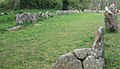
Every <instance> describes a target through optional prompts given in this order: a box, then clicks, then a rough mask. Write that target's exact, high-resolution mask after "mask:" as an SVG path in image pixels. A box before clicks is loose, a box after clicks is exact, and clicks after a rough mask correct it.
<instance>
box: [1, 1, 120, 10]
mask: <svg viewBox="0 0 120 69" xmlns="http://www.w3.org/2000/svg"><path fill="white" fill-rule="evenodd" d="M112 3H115V4H116V5H117V8H118V9H119V8H120V1H119V0H1V2H0V8H4V9H13V10H19V9H61V10H67V9H78V10H79V9H81V10H83V9H104V7H105V6H109V5H110V4H112Z"/></svg>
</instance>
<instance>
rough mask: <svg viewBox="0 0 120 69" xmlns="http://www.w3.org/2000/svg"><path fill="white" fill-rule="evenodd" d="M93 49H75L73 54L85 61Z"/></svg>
mask: <svg viewBox="0 0 120 69" xmlns="http://www.w3.org/2000/svg"><path fill="white" fill-rule="evenodd" d="M90 51H91V48H82V49H75V50H74V51H73V54H74V55H75V56H76V57H77V58H78V59H80V60H84V59H85V58H86V57H87V56H88V55H89V53H90Z"/></svg>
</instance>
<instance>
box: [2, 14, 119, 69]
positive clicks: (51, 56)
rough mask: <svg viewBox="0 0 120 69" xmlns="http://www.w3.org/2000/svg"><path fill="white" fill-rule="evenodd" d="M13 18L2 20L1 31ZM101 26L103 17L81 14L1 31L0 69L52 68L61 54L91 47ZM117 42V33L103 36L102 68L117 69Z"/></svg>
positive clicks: (56, 17) (12, 21) (63, 16)
mask: <svg viewBox="0 0 120 69" xmlns="http://www.w3.org/2000/svg"><path fill="white" fill-rule="evenodd" d="M11 14H12V13H11ZM11 14H10V15H11ZM10 15H6V16H4V18H6V17H7V16H10ZM11 16H12V15H11ZM13 16H14V14H13ZM0 19H1V18H0ZM12 19H13V18H11V21H6V20H5V21H6V22H5V23H1V24H0V28H1V27H2V28H1V29H5V28H6V27H8V26H12V25H14V24H15V21H14V20H12ZM3 20H4V19H3ZM0 22H1V21H0ZM2 22H3V21H2ZM9 23H11V24H9ZM100 26H104V16H103V15H102V14H95V13H94V14H87V13H83V14H70V15H62V16H55V17H54V18H49V19H47V20H44V21H39V22H38V23H36V24H35V25H29V26H27V27H25V29H23V30H19V31H15V32H7V31H5V32H0V68H2V69H51V67H52V65H53V63H55V61H56V60H57V58H58V57H59V56H60V55H62V54H64V53H67V52H70V51H73V50H74V49H76V48H90V47H91V46H92V44H93V41H94V37H95V35H96V32H97V29H98V28H99V27H100ZM1 31H2V30H1ZM119 40H120V34H118V33H105V60H106V64H105V69H120V57H119V56H120V52H119V50H120V41H119Z"/></svg>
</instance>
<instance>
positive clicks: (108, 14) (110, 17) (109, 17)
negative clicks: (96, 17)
mask: <svg viewBox="0 0 120 69" xmlns="http://www.w3.org/2000/svg"><path fill="white" fill-rule="evenodd" d="M104 16H105V26H106V30H107V31H110V32H115V31H117V16H116V14H115V13H114V11H111V10H110V9H109V7H105V13H104Z"/></svg>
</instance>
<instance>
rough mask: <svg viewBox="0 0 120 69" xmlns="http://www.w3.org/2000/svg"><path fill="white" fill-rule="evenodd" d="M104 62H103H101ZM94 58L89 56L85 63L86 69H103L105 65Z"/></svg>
mask: <svg viewBox="0 0 120 69" xmlns="http://www.w3.org/2000/svg"><path fill="white" fill-rule="evenodd" d="M101 62H102V61H101ZM101 62H100V60H98V59H95V57H94V56H88V57H87V58H86V59H85V60H84V61H83V65H84V69H103V64H101Z"/></svg>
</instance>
